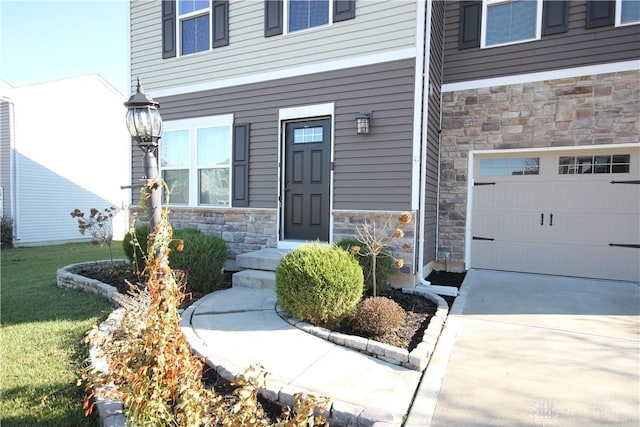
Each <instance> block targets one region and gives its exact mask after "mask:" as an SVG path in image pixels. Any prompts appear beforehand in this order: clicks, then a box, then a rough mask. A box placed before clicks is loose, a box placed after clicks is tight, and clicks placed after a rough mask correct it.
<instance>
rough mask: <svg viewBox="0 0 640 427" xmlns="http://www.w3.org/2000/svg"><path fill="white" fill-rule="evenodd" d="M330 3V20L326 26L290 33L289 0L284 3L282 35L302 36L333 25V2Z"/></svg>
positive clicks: (330, 0)
mask: <svg viewBox="0 0 640 427" xmlns="http://www.w3.org/2000/svg"><path fill="white" fill-rule="evenodd" d="M328 1H329V20H328V23H327V24H326V25H318V26H317V27H311V28H305V29H304V30H297V31H289V0H283V1H282V27H283V28H282V35H287V34H302V33H306V32H309V31H314V30H317V29H320V28H327V27H331V26H332V25H333V0H328Z"/></svg>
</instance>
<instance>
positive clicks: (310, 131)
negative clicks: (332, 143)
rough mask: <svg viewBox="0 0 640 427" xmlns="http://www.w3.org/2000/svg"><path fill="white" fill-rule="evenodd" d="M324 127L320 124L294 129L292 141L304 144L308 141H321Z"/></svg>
mask: <svg viewBox="0 0 640 427" xmlns="http://www.w3.org/2000/svg"><path fill="white" fill-rule="evenodd" d="M323 135H324V129H323V127H322V126H318V127H313V128H303V129H294V131H293V143H294V144H306V143H309V142H322V138H323Z"/></svg>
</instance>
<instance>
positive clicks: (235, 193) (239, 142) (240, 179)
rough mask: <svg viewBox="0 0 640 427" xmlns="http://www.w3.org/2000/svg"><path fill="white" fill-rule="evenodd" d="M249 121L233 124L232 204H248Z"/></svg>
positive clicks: (244, 205) (236, 205)
mask: <svg viewBox="0 0 640 427" xmlns="http://www.w3.org/2000/svg"><path fill="white" fill-rule="evenodd" d="M249 131H250V125H249V123H239V124H235V125H234V126H233V160H232V168H233V177H232V181H233V189H232V201H231V203H232V206H233V207H241V208H246V207H248V206H249Z"/></svg>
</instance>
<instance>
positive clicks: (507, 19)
mask: <svg viewBox="0 0 640 427" xmlns="http://www.w3.org/2000/svg"><path fill="white" fill-rule="evenodd" d="M537 7H538V4H537V2H536V0H519V1H513V2H509V3H504V4H498V5H495V6H488V7H487V29H486V43H485V44H486V45H487V46H491V45H494V44H500V43H508V42H514V41H518V40H528V39H532V38H535V36H536V11H537Z"/></svg>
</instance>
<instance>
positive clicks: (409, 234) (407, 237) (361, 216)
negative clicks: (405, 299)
mask: <svg viewBox="0 0 640 427" xmlns="http://www.w3.org/2000/svg"><path fill="white" fill-rule="evenodd" d="M403 212H404V211H403ZM403 212H376V211H369V212H362V211H353V212H349V211H338V212H334V213H333V240H334V242H335V243H338V242H339V241H340V240H342V239H343V238H347V237H356V227H358V226H359V225H361V224H362V223H363V222H364V220H365V218H366V220H367V223H369V224H373V223H375V224H376V227H377V229H378V230H381V229H382V227H383V226H384V224H385V223H386V224H388V225H389V228H388V230H389V232H393V230H395V228H394V227H395V224H396V223H397V220H398V217H399V216H400V215H401V214H402V213H403ZM409 213H411V215H413V220H412V221H411V222H410V223H409V224H407V225H406V226H404V227H403V228H402V230H403V231H404V237H402V238H401V239H394V240H393V241H392V242H391V243H392V244H391V254H392V255H393V256H394V257H396V258H399V259H402V260H403V261H404V266H403V267H402V268H401V269H400V272H401V273H405V274H415V272H416V271H415V268H414V264H415V262H414V260H415V257H416V254H417V253H418V248H416V246H415V245H416V242H415V236H416V213H415V212H409ZM383 236H384V237H387V234H383ZM404 245H407V246H408V249H403V246H404Z"/></svg>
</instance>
